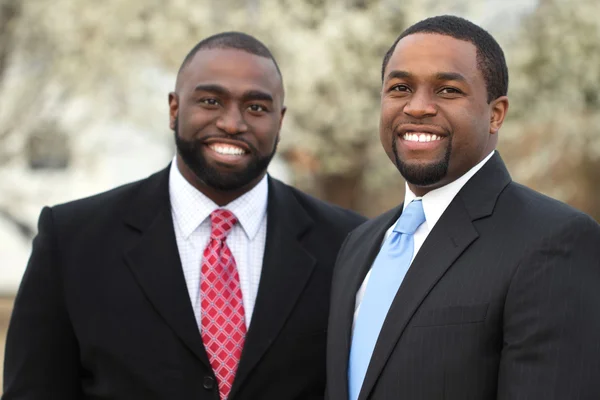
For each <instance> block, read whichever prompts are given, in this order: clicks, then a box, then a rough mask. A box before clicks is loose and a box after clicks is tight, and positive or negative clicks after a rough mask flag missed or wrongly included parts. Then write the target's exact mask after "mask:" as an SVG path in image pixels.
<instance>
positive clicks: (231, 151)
mask: <svg viewBox="0 0 600 400" xmlns="http://www.w3.org/2000/svg"><path fill="white" fill-rule="evenodd" d="M209 147H210V148H211V149H212V150H213V151H215V152H217V153H219V154H226V155H234V156H241V155H242V154H244V150H243V149H240V148H239V147H236V146H225V145H222V144H213V145H210V146H209Z"/></svg>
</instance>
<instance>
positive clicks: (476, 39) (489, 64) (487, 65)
mask: <svg viewBox="0 0 600 400" xmlns="http://www.w3.org/2000/svg"><path fill="white" fill-rule="evenodd" d="M415 33H435V34H438V35H444V36H450V37H453V38H455V39H458V40H464V41H467V42H471V43H472V44H473V45H475V47H476V48H477V68H479V70H480V71H481V73H482V74H483V79H484V80H485V86H486V89H487V95H488V97H487V100H488V103H489V102H491V101H492V100H495V99H497V98H498V97H500V96H506V94H507V93H508V67H507V66H506V60H505V59H504V52H503V51H502V48H501V47H500V45H499V44H498V42H496V40H495V39H494V38H493V37H492V35H490V34H489V33H488V32H487V31H486V30H485V29H483V28H481V27H480V26H477V25H475V24H474V23H472V22H471V21H467V20H466V19H464V18H460V17H456V16H453V15H441V16H437V17H431V18H427V19H425V20H423V21H420V22H417V23H416V24H414V25H412V26H411V27H409V28H407V29H406V30H405V31H404V32H402V33H401V34H400V36H399V37H398V39H396V41H395V42H394V44H393V45H392V47H390V49H389V50H388V51H387V53H386V54H385V57H384V58H383V64H382V66H381V80H382V81H383V79H384V73H385V69H386V67H387V65H388V62H389V61H390V58H391V57H392V54H393V53H394V50H395V49H396V45H397V44H398V42H399V41H400V40H402V39H403V38H405V37H406V36H409V35H412V34H415Z"/></svg>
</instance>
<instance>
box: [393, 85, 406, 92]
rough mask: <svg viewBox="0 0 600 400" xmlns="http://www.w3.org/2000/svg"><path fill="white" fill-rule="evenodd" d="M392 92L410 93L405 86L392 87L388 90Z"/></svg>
mask: <svg viewBox="0 0 600 400" xmlns="http://www.w3.org/2000/svg"><path fill="white" fill-rule="evenodd" d="M390 91H392V92H410V89H409V88H408V86H406V85H394V86H392V87H391V88H390Z"/></svg>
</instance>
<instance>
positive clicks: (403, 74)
mask: <svg viewBox="0 0 600 400" xmlns="http://www.w3.org/2000/svg"><path fill="white" fill-rule="evenodd" d="M412 76H413V75H412V74H411V73H410V72H407V71H398V70H394V71H391V72H390V73H389V74H388V76H387V77H388V79H394V78H395V79H408V78H412Z"/></svg>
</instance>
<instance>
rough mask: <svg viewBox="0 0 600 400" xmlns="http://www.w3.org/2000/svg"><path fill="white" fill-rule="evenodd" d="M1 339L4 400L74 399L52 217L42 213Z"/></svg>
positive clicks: (73, 355)
mask: <svg viewBox="0 0 600 400" xmlns="http://www.w3.org/2000/svg"><path fill="white" fill-rule="evenodd" d="M38 232H39V233H38V235H37V236H36V238H35V239H34V241H33V250H32V253H31V257H30V259H29V263H28V265H27V269H26V271H25V274H24V276H23V280H22V282H21V286H20V288H19V291H18V293H17V297H16V299H15V305H14V310H13V313H12V317H11V320H10V325H9V328H8V334H7V338H6V353H5V361H4V395H3V397H2V399H3V400H25V399H27V400H42V399H44V400H47V399H74V400H76V399H79V398H81V397H82V396H81V392H80V387H81V385H80V379H79V374H80V366H79V354H78V346H77V341H76V338H75V335H74V332H73V329H72V326H71V323H70V321H69V316H68V312H67V309H66V305H65V299H64V294H63V282H62V276H61V266H60V253H59V251H58V248H57V242H58V240H57V237H56V236H57V235H56V232H55V227H54V220H53V212H52V210H51V209H50V208H44V209H43V210H42V213H41V215H40V219H39V223H38Z"/></svg>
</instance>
